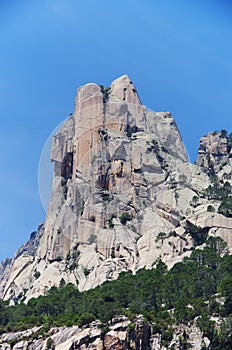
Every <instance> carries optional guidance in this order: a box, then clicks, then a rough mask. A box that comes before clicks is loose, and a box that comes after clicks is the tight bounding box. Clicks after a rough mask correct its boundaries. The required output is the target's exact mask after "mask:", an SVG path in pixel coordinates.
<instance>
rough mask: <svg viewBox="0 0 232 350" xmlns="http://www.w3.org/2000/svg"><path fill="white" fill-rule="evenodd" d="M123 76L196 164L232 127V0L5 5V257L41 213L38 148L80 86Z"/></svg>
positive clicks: (0, 177)
mask: <svg viewBox="0 0 232 350" xmlns="http://www.w3.org/2000/svg"><path fill="white" fill-rule="evenodd" d="M125 73H126V74H128V75H129V76H130V77H131V79H132V80H133V82H134V83H135V85H136V87H137V89H138V91H139V93H140V97H141V99H142V102H143V103H144V104H145V105H146V106H148V107H149V108H151V109H153V110H156V111H161V110H163V111H165V110H169V111H171V112H172V113H173V114H174V116H175V119H176V121H177V123H178V126H179V128H180V130H181V133H182V135H183V139H184V142H185V145H186V148H187V150H188V152H189V155H190V158H191V160H192V161H194V159H195V156H196V152H197V148H198V143H199V138H200V137H201V136H202V135H203V134H206V133H207V132H209V131H214V130H220V129H222V128H225V129H227V130H228V131H232V118H231V117H232V5H231V1H230V0H228V1H226V0H224V1H223V0H187V1H186V0H175V1H173V0H165V1H164V0H144V1H141V0H133V1H132V0H117V1H107V0H79V1H78V0H33V1H31V0H27V1H24V0H20V1H15V0H7V1H6V0H5V1H0V113H1V128H0V142H1V147H0V161H1V172H0V193H1V201H0V259H2V258H4V257H6V256H11V255H12V254H13V252H14V251H15V250H16V249H17V248H18V247H19V246H20V245H21V244H22V243H24V242H25V241H26V240H27V238H28V237H29V234H30V232H31V231H33V230H35V229H36V228H37V225H38V224H40V223H41V222H42V221H43V220H44V218H45V212H44V210H43V207H42V205H41V202H40V197H39V191H38V185H37V183H38V180H37V178H38V165H39V159H40V154H41V151H42V148H43V146H44V144H45V142H46V140H47V138H48V136H49V134H50V133H51V132H52V130H53V129H54V128H55V127H56V126H57V125H58V124H59V123H61V122H62V121H63V120H64V119H65V118H66V117H67V116H68V114H69V113H71V112H73V107H74V98H75V92H76V89H77V87H78V86H80V85H83V84H85V83H87V82H97V83H99V84H104V85H109V84H110V82H111V81H112V80H113V79H115V78H117V77H118V76H120V75H122V74H125Z"/></svg>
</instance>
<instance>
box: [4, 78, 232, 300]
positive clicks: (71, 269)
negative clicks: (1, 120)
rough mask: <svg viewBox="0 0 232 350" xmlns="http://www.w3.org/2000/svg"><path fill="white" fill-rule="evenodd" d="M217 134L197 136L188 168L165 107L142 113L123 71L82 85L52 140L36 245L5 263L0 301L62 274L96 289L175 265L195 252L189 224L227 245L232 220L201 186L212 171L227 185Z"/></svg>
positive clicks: (227, 161) (37, 289)
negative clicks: (50, 175) (105, 81)
mask: <svg viewBox="0 0 232 350" xmlns="http://www.w3.org/2000/svg"><path fill="white" fill-rule="evenodd" d="M224 136H225V135H222V134H221V133H214V134H209V135H208V136H207V137H204V138H203V139H202V140H201V143H200V149H199V156H198V159H197V162H196V165H193V164H191V163H190V162H189V161H188V157H187V153H186V151H185V148H184V145H183V143H182V140H181V136H180V133H179V130H178V128H177V126H176V123H175V121H174V119H173V116H172V115H171V113H169V112H152V111H149V110H147V108H146V107H145V106H143V105H142V104H141V101H140V98H139V96H138V93H137V91H136V88H135V86H134V85H133V84H132V82H131V81H130V79H129V78H128V77H127V76H122V77H120V78H118V79H117V80H115V81H114V82H113V83H112V84H111V86H110V87H109V88H105V87H102V86H99V85H96V84H87V85H85V86H83V87H81V88H80V89H79V90H78V92H77V96H76V103H75V111H74V114H73V115H71V116H70V117H69V119H68V120H67V121H66V122H65V123H64V124H63V126H62V127H61V129H60V130H59V132H58V133H57V134H56V135H55V136H54V138H53V147H52V152H51V159H52V161H53V162H54V181H53V191H52V198H51V201H50V204H49V208H48V212H47V217H46V221H45V224H44V227H43V228H42V229H41V228H40V229H39V231H38V232H37V233H36V234H35V237H36V244H33V243H30V242H34V241H33V239H35V237H34V238H32V239H31V240H30V241H29V243H28V245H26V246H25V249H24V248H23V249H22V250H19V251H18V253H17V254H16V255H15V256H14V258H13V259H12V261H8V262H7V263H6V262H5V263H4V265H2V267H1V269H2V270H1V280H0V287H1V289H0V291H1V297H3V298H5V299H9V298H10V299H12V300H13V299H16V300H18V299H19V298H26V300H27V299H28V298H31V297H32V296H38V295H40V294H41V293H43V292H44V290H46V289H47V288H50V287H51V286H52V285H57V286H58V285H59V283H60V282H61V280H62V281H63V280H64V281H65V282H66V283H68V282H72V283H74V284H78V287H79V289H80V290H85V289H89V288H93V287H95V286H96V285H98V284H100V283H102V282H103V281H105V280H110V279H114V278H117V276H118V274H119V272H120V271H124V270H132V271H133V272H135V271H136V270H137V269H139V268H141V267H144V266H146V267H147V268H151V267H152V265H153V264H154V263H155V261H156V259H157V258H158V257H161V258H162V260H163V261H164V262H165V263H167V264H168V266H172V265H173V264H174V263H175V262H177V261H180V260H181V259H183V257H184V256H186V255H187V256H188V255H189V254H190V252H191V250H192V249H193V245H194V244H195V242H194V241H193V238H192V235H191V226H193V225H195V226H199V227H201V228H202V229H203V228H205V230H206V231H207V234H208V235H219V236H221V237H222V238H223V239H224V240H225V241H226V242H227V243H228V246H229V248H231V247H232V238H231V237H232V235H231V234H232V218H231V217H230V215H227V216H225V215H222V214H221V213H218V212H217V210H218V207H219V205H220V202H219V200H218V199H217V198H216V199H215V198H211V197H210V196H206V195H205V192H204V191H205V189H206V188H207V187H209V186H210V184H211V177H212V175H215V174H218V179H219V180H220V179H221V180H222V181H224V182H225V181H227V182H228V183H229V184H231V182H232V178H231V174H232V158H231V149H230V148H229V147H228V144H229V140H228V137H224ZM209 164H211V165H212V166H211V165H209ZM210 166H211V168H212V169H213V170H212V171H211V170H210V171H208V170H209V169H211V168H210ZM209 205H211V207H213V211H210V210H209V208H208V207H209ZM31 244H32V246H33V249H29V246H30V245H31Z"/></svg>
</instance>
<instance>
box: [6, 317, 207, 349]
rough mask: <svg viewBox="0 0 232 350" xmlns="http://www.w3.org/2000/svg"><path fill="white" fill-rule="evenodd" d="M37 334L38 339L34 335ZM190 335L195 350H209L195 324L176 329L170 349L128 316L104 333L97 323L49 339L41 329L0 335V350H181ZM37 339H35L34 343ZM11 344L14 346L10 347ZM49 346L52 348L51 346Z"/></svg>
mask: <svg viewBox="0 0 232 350" xmlns="http://www.w3.org/2000/svg"><path fill="white" fill-rule="evenodd" d="M36 333H37V339H36V337H35V334H36ZM183 334H188V335H189V339H188V343H189V346H191V349H192V350H201V348H202V345H203V343H204V344H205V345H206V347H205V349H206V350H207V349H210V341H209V340H208V338H205V337H203V335H202V333H201V331H200V330H199V328H197V327H196V325H195V324H193V325H191V327H190V326H186V325H182V324H181V325H179V326H176V327H175V329H174V332H173V339H172V340H170V342H169V345H168V346H164V344H163V341H162V336H161V335H160V334H159V333H157V334H155V333H154V332H153V328H152V324H149V323H148V322H146V321H145V320H144V318H143V317H142V316H141V315H138V316H136V318H135V319H133V322H131V321H130V320H129V319H128V318H126V317H125V316H118V317H115V318H114V319H113V320H112V321H111V323H110V324H109V325H108V327H107V330H106V331H105V330H104V327H103V325H102V324H101V323H100V322H98V321H94V322H92V323H91V324H90V325H86V326H84V327H82V328H80V327H78V326H73V327H66V328H65V327H60V328H58V327H57V328H52V329H51V330H50V331H49V332H48V334H47V338H46V339H43V338H42V336H41V335H39V328H38V327H37V328H36V327H35V328H33V329H30V330H26V331H23V332H17V333H7V334H2V335H0V349H2V350H3V349H4V350H11V349H13V350H45V349H55V350H73V349H82V350H88V349H92V350H112V349H114V350H129V349H131V350H142V349H151V350H167V349H174V350H181V349H182V345H181V343H180V338H181V337H183ZM33 338H34V339H33ZM10 344H15V345H14V346H12V347H11V345H10ZM48 344H50V346H48Z"/></svg>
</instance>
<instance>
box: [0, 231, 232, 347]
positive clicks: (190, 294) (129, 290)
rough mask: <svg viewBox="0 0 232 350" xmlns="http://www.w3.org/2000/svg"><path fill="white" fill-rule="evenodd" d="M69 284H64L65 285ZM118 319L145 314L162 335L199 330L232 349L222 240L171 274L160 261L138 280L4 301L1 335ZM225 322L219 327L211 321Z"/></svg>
mask: <svg viewBox="0 0 232 350" xmlns="http://www.w3.org/2000/svg"><path fill="white" fill-rule="evenodd" d="M63 282H64V281H63ZM117 314H124V315H127V316H128V317H129V318H130V319H131V320H133V317H134V316H135V315H136V314H143V315H144V317H145V318H146V319H147V320H148V321H149V322H150V323H151V324H152V325H153V330H154V332H156V333H162V336H163V338H164V339H165V337H166V339H170V338H171V337H172V331H173V328H174V327H175V325H177V324H180V323H186V324H191V323H192V322H193V320H194V319H195V318H196V317H198V321H197V322H198V325H199V327H200V328H201V330H202V331H203V332H204V334H205V335H206V336H207V337H208V338H209V339H210V340H211V342H212V344H213V349H215V350H222V349H223V350H226V349H231V348H232V327H231V325H232V256H231V255H229V254H227V253H226V244H225V242H224V241H222V240H221V239H220V238H219V237H216V238H213V237H210V238H209V239H208V240H207V241H206V245H205V248H204V249H195V250H194V251H193V252H192V254H191V256H190V257H189V258H184V260H183V261H182V262H179V263H177V264H175V265H174V266H173V268H172V269H171V270H168V269H167V266H166V265H165V264H164V263H163V262H162V261H161V260H160V259H158V260H157V262H156V264H155V266H154V268H153V269H151V270H145V269H141V270H139V271H138V272H137V273H136V275H133V274H132V273H131V272H123V273H121V274H120V276H119V278H118V279H117V280H115V281H107V282H105V283H104V284H102V285H101V286H98V287H97V288H95V289H92V290H88V291H85V292H82V293H81V292H79V291H78V289H77V288H76V287H74V286H73V285H72V284H68V285H65V286H64V283H61V285H60V287H59V288H57V287H52V288H51V289H50V290H49V291H48V292H47V295H45V296H40V297H38V298H33V299H31V300H30V301H29V302H28V304H27V305H26V304H24V303H23V302H21V303H19V304H18V305H15V306H8V305H7V302H4V301H1V302H0V330H1V332H5V331H15V330H21V329H26V328H28V327H31V326H35V325H43V331H44V332H46V331H47V330H48V329H49V328H50V327H51V326H52V325H57V326H62V325H65V326H71V325H73V324H78V325H80V326H82V325H84V324H88V323H90V322H91V321H93V320H95V319H99V320H101V321H102V322H105V323H106V322H108V321H110V320H111V319H112V318H113V316H115V315H117ZM212 315H213V316H217V317H221V319H222V320H223V321H222V325H221V326H220V327H219V326H217V327H215V322H214V321H212V320H211V316H212Z"/></svg>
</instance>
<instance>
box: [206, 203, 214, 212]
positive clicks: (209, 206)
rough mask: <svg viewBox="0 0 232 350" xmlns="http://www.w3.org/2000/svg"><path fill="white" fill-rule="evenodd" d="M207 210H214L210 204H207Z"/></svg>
mask: <svg viewBox="0 0 232 350" xmlns="http://www.w3.org/2000/svg"><path fill="white" fill-rule="evenodd" d="M207 211H208V212H212V211H215V208H214V207H213V206H212V205H211V204H210V205H208V207H207Z"/></svg>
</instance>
